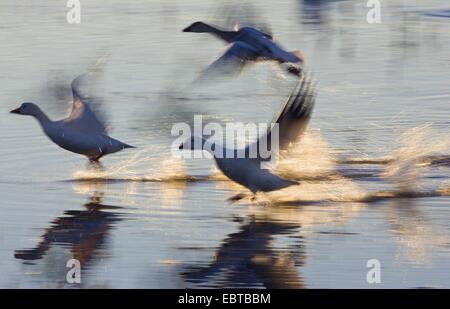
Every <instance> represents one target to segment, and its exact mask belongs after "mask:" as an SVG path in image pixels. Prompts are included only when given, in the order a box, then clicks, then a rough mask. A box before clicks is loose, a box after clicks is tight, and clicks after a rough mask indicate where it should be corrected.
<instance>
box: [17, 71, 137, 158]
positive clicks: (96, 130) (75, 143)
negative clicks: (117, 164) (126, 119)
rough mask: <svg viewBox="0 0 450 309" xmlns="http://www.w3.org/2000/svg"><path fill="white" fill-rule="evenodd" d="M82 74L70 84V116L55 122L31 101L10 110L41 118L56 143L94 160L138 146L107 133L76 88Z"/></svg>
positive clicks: (46, 130)
mask: <svg viewBox="0 0 450 309" xmlns="http://www.w3.org/2000/svg"><path fill="white" fill-rule="evenodd" d="M82 77H83V75H81V76H79V77H77V78H76V79H75V80H74V81H73V82H72V84H71V87H72V94H73V106H72V112H71V113H70V115H69V117H67V118H65V119H62V120H58V121H52V120H50V119H49V118H48V117H47V115H46V114H45V113H44V112H43V111H42V110H41V109H40V108H39V107H38V106H37V105H36V104H34V103H30V102H25V103H22V105H21V106H20V107H19V108H16V109H14V110H12V111H11V113H13V114H20V115H30V116H33V117H34V118H36V119H37V120H38V122H39V124H40V125H41V127H42V129H43V131H44V133H45V134H46V135H47V136H48V137H49V138H50V140H52V141H53V142H54V143H55V144H56V145H58V146H60V147H61V148H64V149H66V150H68V151H71V152H75V153H79V154H82V155H85V156H87V157H88V158H89V160H90V161H93V162H96V161H98V160H99V159H100V158H101V157H102V156H104V155H107V154H111V153H115V152H118V151H120V150H122V149H125V148H135V147H133V146H130V145H128V144H125V143H122V142H121V141H118V140H116V139H114V138H112V137H110V136H108V133H107V129H106V127H105V125H104V124H103V123H102V122H100V120H99V119H98V118H97V116H96V115H95V113H94V112H93V111H92V110H91V108H90V107H89V105H88V103H86V102H84V100H83V99H82V97H81V96H80V94H79V92H78V91H77V89H76V88H77V87H76V85H77V83H78V82H79V81H80V79H81V78H82Z"/></svg>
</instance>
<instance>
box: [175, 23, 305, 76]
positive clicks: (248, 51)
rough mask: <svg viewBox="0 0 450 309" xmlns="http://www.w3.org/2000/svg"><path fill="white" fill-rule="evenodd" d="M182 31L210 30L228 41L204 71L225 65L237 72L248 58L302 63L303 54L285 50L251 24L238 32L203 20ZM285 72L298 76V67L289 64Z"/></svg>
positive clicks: (200, 31)
mask: <svg viewBox="0 0 450 309" xmlns="http://www.w3.org/2000/svg"><path fill="white" fill-rule="evenodd" d="M183 31H184V32H197V33H211V34H213V35H215V36H216V37H218V38H220V39H222V40H223V41H225V42H227V43H230V44H231V45H230V47H229V48H228V50H227V51H226V52H225V53H224V54H223V55H222V56H221V57H220V58H218V59H217V60H216V61H214V62H213V63H212V64H211V65H210V66H209V67H208V69H207V71H212V70H213V69H214V70H216V69H217V68H218V67H226V66H228V67H234V68H236V69H237V70H238V71H240V70H242V68H243V67H244V66H245V65H246V64H247V61H264V60H274V61H277V62H278V63H280V64H281V63H295V64H301V63H303V62H304V59H303V53H301V52H299V51H286V50H284V49H283V48H282V47H281V46H280V45H278V44H277V43H276V42H275V41H274V40H273V38H272V36H271V35H269V34H267V33H264V32H261V31H259V30H257V29H255V28H252V27H242V28H240V29H239V30H237V31H224V30H220V29H218V28H215V27H213V26H210V25H208V24H205V23H203V22H195V23H193V24H192V25H190V26H189V27H187V28H185V29H184V30H183ZM288 71H289V72H290V73H293V74H295V75H297V76H299V75H300V69H299V68H298V67H294V66H290V67H288Z"/></svg>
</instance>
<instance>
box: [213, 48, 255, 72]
mask: <svg viewBox="0 0 450 309" xmlns="http://www.w3.org/2000/svg"><path fill="white" fill-rule="evenodd" d="M258 56H259V54H258V52H257V50H256V49H254V48H253V47H252V46H251V45H249V44H247V43H244V42H235V43H233V44H232V45H231V47H230V48H229V49H228V50H227V51H226V52H225V53H224V54H223V55H222V56H221V57H220V58H219V59H217V60H216V61H214V62H213V63H212V64H211V65H210V66H209V67H208V69H207V70H206V73H208V72H212V71H214V72H217V71H222V73H235V72H240V71H241V70H242V69H243V68H244V66H245V64H246V63H247V61H248V60H256V59H257V58H258Z"/></svg>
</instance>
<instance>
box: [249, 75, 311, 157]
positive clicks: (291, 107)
mask: <svg viewBox="0 0 450 309" xmlns="http://www.w3.org/2000/svg"><path fill="white" fill-rule="evenodd" d="M315 96H316V95H315V85H312V81H311V80H310V79H307V78H306V77H303V78H302V79H301V80H300V81H299V82H298V84H297V85H296V87H295V89H294V91H293V92H292V93H291V95H290V96H289V99H288V100H287V102H286V104H285V106H284V108H283V110H282V111H281V113H280V114H279V116H278V117H277V119H276V121H275V122H274V123H277V124H278V126H279V127H278V129H279V131H278V132H279V139H278V143H279V144H278V146H279V150H286V149H288V148H289V146H290V144H291V143H295V142H296V141H297V140H298V139H299V138H300V137H301V136H302V135H303V133H304V132H305V130H306V128H307V126H308V122H309V119H310V118H311V114H312V111H313V108H314V103H315ZM271 138H272V130H271V129H269V131H268V132H267V133H266V134H265V135H263V136H262V137H261V138H260V139H259V140H258V141H257V143H258V145H261V143H262V141H263V140H265V141H267V144H268V149H271Z"/></svg>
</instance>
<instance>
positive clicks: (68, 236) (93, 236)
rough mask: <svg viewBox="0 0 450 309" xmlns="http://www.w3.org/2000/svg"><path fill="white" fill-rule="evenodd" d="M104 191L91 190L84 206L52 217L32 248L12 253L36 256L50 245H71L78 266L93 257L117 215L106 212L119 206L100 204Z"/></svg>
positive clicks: (28, 256)
mask: <svg viewBox="0 0 450 309" xmlns="http://www.w3.org/2000/svg"><path fill="white" fill-rule="evenodd" d="M102 197H103V193H100V192H94V194H93V196H92V197H90V200H89V201H88V202H87V203H86V204H84V207H85V208H86V209H85V210H68V211H66V212H65V213H64V216H61V217H58V218H56V219H55V220H53V221H52V223H51V225H52V226H51V227H49V228H47V229H46V231H45V233H44V235H42V236H41V238H42V240H41V241H40V242H39V243H38V245H37V246H36V247H35V248H33V249H25V250H16V252H15V254H14V256H15V258H17V259H21V260H26V261H30V260H38V259H42V258H44V257H45V255H46V253H47V251H48V250H50V249H51V248H52V246H62V247H67V248H69V249H70V251H71V253H72V257H73V258H74V259H77V260H78V261H79V262H80V264H81V266H84V265H86V263H88V262H90V261H91V260H93V259H94V258H95V256H96V255H97V252H98V250H99V249H101V248H103V247H104V246H105V240H106V238H107V236H108V234H109V232H110V230H111V228H112V227H113V225H114V224H116V223H117V222H118V221H120V218H119V217H118V215H117V214H115V213H113V212H109V211H108V210H113V209H116V208H118V207H116V206H109V205H103V204H101V200H102Z"/></svg>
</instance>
